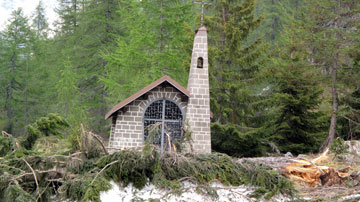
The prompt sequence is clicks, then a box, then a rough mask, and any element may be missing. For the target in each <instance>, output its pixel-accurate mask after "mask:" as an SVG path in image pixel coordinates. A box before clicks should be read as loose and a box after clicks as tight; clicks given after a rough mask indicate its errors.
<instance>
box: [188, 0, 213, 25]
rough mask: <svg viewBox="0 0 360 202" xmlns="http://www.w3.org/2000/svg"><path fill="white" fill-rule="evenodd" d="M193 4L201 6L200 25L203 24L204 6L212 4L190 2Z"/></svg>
mask: <svg viewBox="0 0 360 202" xmlns="http://www.w3.org/2000/svg"><path fill="white" fill-rule="evenodd" d="M192 2H193V3H194V4H201V22H200V25H203V23H204V5H211V4H212V3H208V2H205V1H204V0H201V1H192Z"/></svg>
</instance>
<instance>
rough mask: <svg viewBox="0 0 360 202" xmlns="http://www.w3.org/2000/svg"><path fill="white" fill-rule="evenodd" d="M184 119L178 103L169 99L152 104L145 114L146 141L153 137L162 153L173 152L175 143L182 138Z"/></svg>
mask: <svg viewBox="0 0 360 202" xmlns="http://www.w3.org/2000/svg"><path fill="white" fill-rule="evenodd" d="M183 118H184V116H183V112H182V110H181V109H180V107H179V106H178V105H177V104H176V103H174V102H172V101H170V100H167V99H162V100H156V101H154V102H152V103H151V104H150V105H149V106H148V107H147V108H146V110H145V113H144V118H143V124H144V140H145V141H146V139H147V138H148V137H149V135H151V136H152V137H151V138H152V142H153V144H155V145H157V146H159V147H160V148H161V151H168V150H169V148H171V150H172V147H173V145H172V143H173V141H174V140H179V139H180V138H181V134H182V131H181V127H182V122H183ZM169 138H170V141H169Z"/></svg>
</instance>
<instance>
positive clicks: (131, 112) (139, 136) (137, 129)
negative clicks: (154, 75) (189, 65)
mask: <svg viewBox="0 0 360 202" xmlns="http://www.w3.org/2000/svg"><path fill="white" fill-rule="evenodd" d="M159 99H169V100H171V101H173V102H175V103H176V104H178V105H179V106H180V107H181V109H182V111H183V113H184V116H185V113H186V108H187V100H186V99H185V97H184V95H183V94H182V93H181V92H180V91H178V90H177V89H175V88H174V87H172V86H170V85H160V86H158V87H156V88H154V89H152V90H151V91H149V92H147V93H146V94H145V95H143V96H142V97H140V98H138V99H136V100H135V101H133V102H131V103H129V104H128V105H126V106H125V107H123V108H122V109H120V110H119V111H118V112H117V116H116V115H115V116H114V117H113V122H112V127H111V132H110V140H109V147H110V149H109V152H114V151H116V150H117V149H121V148H136V147H141V146H143V145H144V128H143V114H144V111H145V110H146V108H147V106H149V105H150V104H151V103H152V102H154V101H156V100H159ZM184 118H185V117H184Z"/></svg>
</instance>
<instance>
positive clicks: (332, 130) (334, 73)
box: [321, 53, 339, 152]
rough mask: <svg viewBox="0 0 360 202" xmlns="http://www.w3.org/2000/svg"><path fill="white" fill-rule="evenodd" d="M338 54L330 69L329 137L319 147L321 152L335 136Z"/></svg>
mask: <svg viewBox="0 0 360 202" xmlns="http://www.w3.org/2000/svg"><path fill="white" fill-rule="evenodd" d="M338 57H339V54H338V53H336V57H335V58H334V63H333V67H332V71H331V74H332V87H331V94H332V113H331V122H330V129H329V135H328V138H327V139H326V141H325V142H324V144H323V145H322V147H321V152H323V151H325V149H326V148H328V147H329V146H330V145H331V144H332V143H333V141H334V138H335V134H336V121H337V115H336V113H337V111H338V98H337V89H336V79H337V66H338V64H337V58H338Z"/></svg>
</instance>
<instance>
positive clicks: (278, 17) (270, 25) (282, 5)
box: [250, 0, 295, 46]
mask: <svg viewBox="0 0 360 202" xmlns="http://www.w3.org/2000/svg"><path fill="white" fill-rule="evenodd" d="M291 3H292V2H291V0H265V1H258V3H257V5H256V15H257V16H261V15H262V16H264V19H263V20H262V22H261V24H260V26H259V27H258V28H257V29H256V30H255V31H254V32H253V33H252V34H251V37H250V39H253V40H255V39H257V38H260V37H261V36H262V35H264V38H263V41H264V42H271V44H272V46H274V45H276V44H277V43H278V42H280V39H281V36H282V34H281V33H282V31H283V30H284V26H286V25H288V24H289V23H290V21H291V19H292V15H293V14H294V12H295V8H294V7H293V6H292V5H291Z"/></svg>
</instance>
